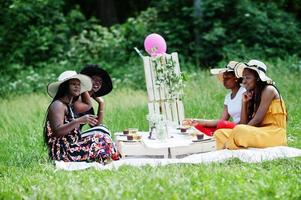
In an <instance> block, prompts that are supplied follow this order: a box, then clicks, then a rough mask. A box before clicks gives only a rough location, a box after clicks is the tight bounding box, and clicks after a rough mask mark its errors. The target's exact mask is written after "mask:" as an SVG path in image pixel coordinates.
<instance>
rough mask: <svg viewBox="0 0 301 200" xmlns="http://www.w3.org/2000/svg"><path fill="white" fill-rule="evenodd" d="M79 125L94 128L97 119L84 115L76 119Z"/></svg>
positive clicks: (93, 116)
mask: <svg viewBox="0 0 301 200" xmlns="http://www.w3.org/2000/svg"><path fill="white" fill-rule="evenodd" d="M77 120H78V122H79V123H80V124H90V125H91V126H96V125H97V124H98V120H97V117H96V116H95V115H89V114H87V115H84V116H81V117H79V118H77Z"/></svg>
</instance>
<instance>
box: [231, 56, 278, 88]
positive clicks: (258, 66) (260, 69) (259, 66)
mask: <svg viewBox="0 0 301 200" xmlns="http://www.w3.org/2000/svg"><path fill="white" fill-rule="evenodd" d="M245 68H248V69H252V70H254V71H256V72H257V74H258V76H259V78H260V80H261V81H263V82H267V83H269V84H273V83H274V82H273V80H272V79H271V78H270V77H268V76H267V75H266V73H267V66H266V65H265V64H264V63H263V62H261V61H259V60H250V61H249V62H248V63H239V64H237V65H236V66H235V68H234V71H235V75H236V77H238V78H241V77H242V76H243V71H244V69H245Z"/></svg>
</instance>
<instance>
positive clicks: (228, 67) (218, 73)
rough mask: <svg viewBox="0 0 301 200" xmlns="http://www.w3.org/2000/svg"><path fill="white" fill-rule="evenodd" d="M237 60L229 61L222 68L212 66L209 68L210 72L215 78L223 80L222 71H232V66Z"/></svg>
mask: <svg viewBox="0 0 301 200" xmlns="http://www.w3.org/2000/svg"><path fill="white" fill-rule="evenodd" d="M238 63H239V62H237V61H230V62H229V63H228V64H227V65H226V66H225V67H224V68H214V69H211V70H210V73H211V74H213V75H216V76H217V78H218V79H219V80H220V81H221V82H223V80H224V78H223V73H225V72H234V67H235V66H236V65H237V64H238Z"/></svg>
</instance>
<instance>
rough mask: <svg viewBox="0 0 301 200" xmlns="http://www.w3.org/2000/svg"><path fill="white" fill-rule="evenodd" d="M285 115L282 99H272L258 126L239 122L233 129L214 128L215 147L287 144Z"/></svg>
mask: <svg viewBox="0 0 301 200" xmlns="http://www.w3.org/2000/svg"><path fill="white" fill-rule="evenodd" d="M281 104H282V106H281ZM286 117H287V113H286V108H285V104H284V102H283V100H280V99H274V100H273V101H272V102H271V104H270V106H269V109H268V111H267V113H266V114H265V116H264V119H263V121H262V123H261V124H260V125H259V126H258V127H255V126H250V125H243V124H239V125H237V126H235V127H234V129H219V130H216V131H215V132H214V138H215V140H216V148H217V149H223V148H225V147H226V148H227V149H240V148H247V147H256V148H264V147H272V146H283V145H287V139H286Z"/></svg>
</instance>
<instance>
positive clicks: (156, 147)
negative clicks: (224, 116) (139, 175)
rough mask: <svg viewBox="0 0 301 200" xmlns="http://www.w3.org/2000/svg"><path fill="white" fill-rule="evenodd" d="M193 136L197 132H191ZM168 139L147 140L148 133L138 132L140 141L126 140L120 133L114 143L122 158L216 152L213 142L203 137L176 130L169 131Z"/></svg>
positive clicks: (116, 135) (167, 156)
mask: <svg viewBox="0 0 301 200" xmlns="http://www.w3.org/2000/svg"><path fill="white" fill-rule="evenodd" d="M192 131H193V132H194V133H195V134H196V133H197V132H198V130H196V129H194V130H192ZM168 132H169V134H168V138H167V139H166V140H164V141H160V140H158V139H155V140H154V139H149V138H148V136H149V132H138V134H139V135H141V140H139V141H136V140H133V141H131V140H127V135H124V134H123V133H122V132H117V133H115V142H116V144H117V147H118V149H119V151H120V153H121V155H122V156H123V157H143V158H145V157H148V158H181V157H184V156H187V155H190V154H195V153H204V152H209V151H215V150H216V144H215V140H214V139H213V138H212V137H208V136H206V135H204V138H203V140H197V138H196V136H191V135H190V134H189V132H188V133H181V132H180V130H177V129H172V130H171V129H169V131H168ZM199 133H200V132H199Z"/></svg>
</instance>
